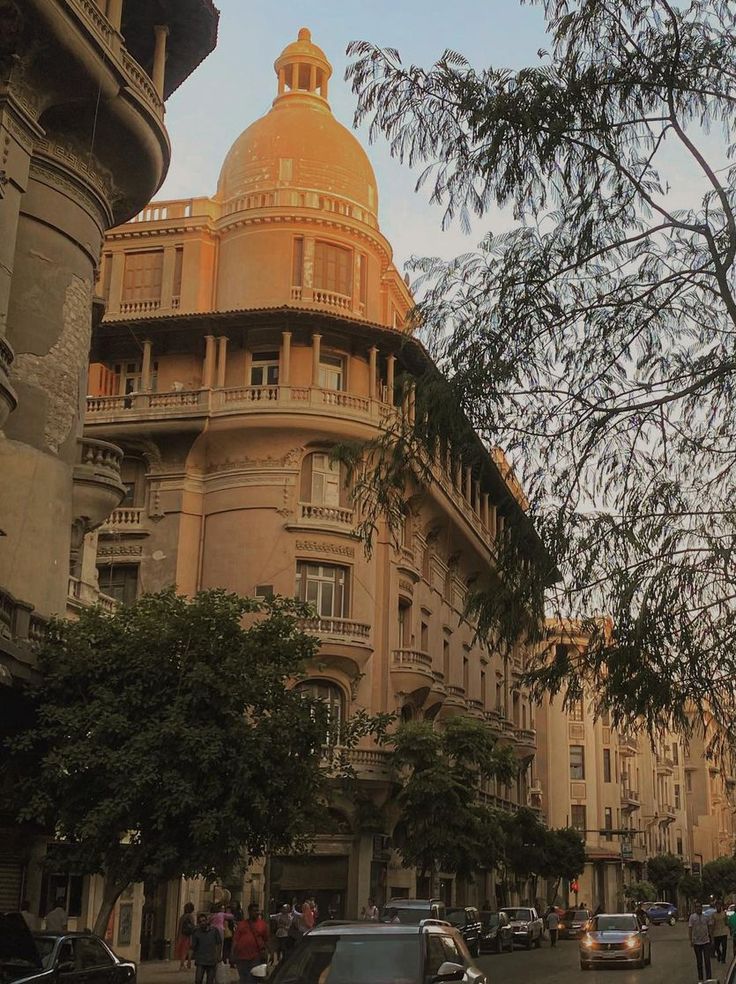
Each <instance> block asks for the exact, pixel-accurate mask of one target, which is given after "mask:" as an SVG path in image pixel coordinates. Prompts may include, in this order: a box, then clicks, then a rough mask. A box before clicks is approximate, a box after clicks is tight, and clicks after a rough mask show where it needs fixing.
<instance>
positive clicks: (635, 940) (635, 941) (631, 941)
mask: <svg viewBox="0 0 736 984" xmlns="http://www.w3.org/2000/svg"><path fill="white" fill-rule="evenodd" d="M626 946H627V947H628V948H629V949H630V950H635V949H636V947H637V946H639V937H638V936H630V937H629V938H628V939H627V940H626Z"/></svg>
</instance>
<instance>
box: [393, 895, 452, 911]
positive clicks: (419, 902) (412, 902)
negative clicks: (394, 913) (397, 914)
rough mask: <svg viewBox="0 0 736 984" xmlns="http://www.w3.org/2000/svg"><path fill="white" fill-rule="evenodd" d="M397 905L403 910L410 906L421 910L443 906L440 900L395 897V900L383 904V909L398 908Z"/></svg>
mask: <svg viewBox="0 0 736 984" xmlns="http://www.w3.org/2000/svg"><path fill="white" fill-rule="evenodd" d="M399 903H400V904H401V907H402V908H404V909H408V908H411V907H412V906H417V908H418V907H419V906H421V907H422V908H424V906H425V905H444V904H445V903H444V902H443V901H442V899H402V898H401V897H400V896H397V897H396V898H394V899H389V900H388V902H385V903H384V908H388V907H392V906H393V907H398V906H399Z"/></svg>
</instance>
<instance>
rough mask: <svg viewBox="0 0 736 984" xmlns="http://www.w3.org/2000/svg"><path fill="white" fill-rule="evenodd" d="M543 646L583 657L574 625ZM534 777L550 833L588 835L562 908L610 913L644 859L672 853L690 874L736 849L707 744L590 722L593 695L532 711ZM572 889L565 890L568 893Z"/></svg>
mask: <svg viewBox="0 0 736 984" xmlns="http://www.w3.org/2000/svg"><path fill="white" fill-rule="evenodd" d="M549 644H550V645H553V646H560V645H562V646H571V647H574V648H576V649H578V650H579V651H582V650H583V649H584V647H585V645H586V644H587V642H586V637H585V635H584V634H583V633H582V632H581V631H580V630H579V627H576V626H574V625H573V624H566V625H564V626H560V625H551V626H550V628H549ZM536 722H537V756H536V759H535V762H534V775H535V778H536V779H537V780H538V784H539V789H540V796H541V798H542V799H541V805H542V809H543V813H544V816H545V818H546V820H547V822H548V824H549V826H551V827H561V826H571V827H575V828H576V829H577V830H579V832H580V834H581V835H582V836H583V837H584V840H585V848H586V857H587V863H586V866H585V871H584V872H583V874H582V876H581V877H580V878H579V879H578V886H579V888H578V892H577V895H575V894H574V893H571V892H569V891H568V892H567V895H566V896H563V899H562V902H563V904H564V903H566V902H570V903H575V902H578V903H580V904H582V903H586V904H588V905H589V906H592V907H593V908H596V907H597V906H598V905H603V906H604V907H605V908H606V909H609V910H613V911H616V910H618V909H621V908H622V907H623V906H624V905H625V902H626V897H625V887H626V886H627V885H629V884H631V883H632V882H636V881H640V880H642V879H643V878H644V879H645V878H646V862H647V859H648V858H650V857H653V856H655V855H657V854H664V853H671V854H674V855H676V856H678V857H680V858H681V859H682V861H683V864H684V866H685V868H686V870H689V871H692V872H693V873H695V874H699V873H700V870H701V869H702V865H703V864H704V863H705V862H707V861H710V860H713V859H714V858H716V857H721V856H723V855H727V854H731V853H732V852H733V849H734V822H733V816H734V807H735V805H736V801H735V800H734V795H733V794H734V788H735V787H736V779H734V777H733V776H732V775H730V774H729V773H728V772H727V770H724V768H723V767H721V766H720V765H718V764H717V763H716V762H714V761H710V760H709V759H708V758H707V756H706V754H705V742H704V739H703V737H697V736H696V737H694V738H692V739H690V740H689V741H688V742H685V741H684V740H683V739H682V738H681V737H680V736H678V735H676V734H673V733H671V732H670V733H668V734H665V735H662V736H660V737H659V738H657V739H656V740H655V741H654V742H652V741H651V740H650V739H649V737H648V736H647V735H645V734H644V733H641V732H639V733H626V732H617V731H616V729H615V728H613V727H612V726H611V722H610V719H609V717H608V716H607V715H606V714H605V713H604V714H603V715H602V716H600V717H596V715H595V713H594V701H593V698H592V695H591V694H587V695H586V696H585V697H584V698H583V699H582V700H580V701H578V702H577V703H575V704H574V706H572V707H567V708H566V707H563V706H562V699H561V698H560V697H558V698H556V699H551V698H548V699H546V700H545V701H544V702H543V704H542V706H541V707H540V708H539V709H538V710H537V714H536ZM568 888H569V886H568Z"/></svg>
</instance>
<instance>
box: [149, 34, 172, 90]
mask: <svg viewBox="0 0 736 984" xmlns="http://www.w3.org/2000/svg"><path fill="white" fill-rule="evenodd" d="M153 35H154V48H153V79H152V81H153V87H154V89H155V90H156V92H157V93H158V95H159V97H160V98H161V99H163V98H164V81H165V78H166V39H167V38H168V36H169V28H168V27H167V25H166V24H156V26H155V27H154V29H153Z"/></svg>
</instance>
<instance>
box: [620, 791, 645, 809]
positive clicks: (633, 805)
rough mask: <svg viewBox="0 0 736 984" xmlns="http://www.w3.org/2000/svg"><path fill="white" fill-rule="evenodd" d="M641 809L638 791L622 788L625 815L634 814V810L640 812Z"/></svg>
mask: <svg viewBox="0 0 736 984" xmlns="http://www.w3.org/2000/svg"><path fill="white" fill-rule="evenodd" d="M640 807H641V801H640V800H639V793H638V791H637V790H636V789H631V788H630V787H628V786H623V787H622V788H621V809H622V810H623V811H624V813H633V811H634V810H638V809H639V808H640Z"/></svg>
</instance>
